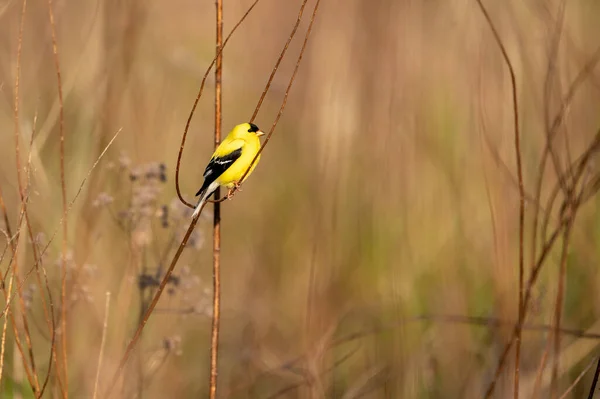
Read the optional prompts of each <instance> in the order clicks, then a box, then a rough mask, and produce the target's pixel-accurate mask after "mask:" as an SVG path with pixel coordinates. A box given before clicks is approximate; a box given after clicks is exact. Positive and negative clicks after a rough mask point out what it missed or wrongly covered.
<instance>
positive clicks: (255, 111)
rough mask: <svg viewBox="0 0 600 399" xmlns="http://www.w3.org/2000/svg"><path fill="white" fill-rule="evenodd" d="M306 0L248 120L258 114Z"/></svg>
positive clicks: (293, 33)
mask: <svg viewBox="0 0 600 399" xmlns="http://www.w3.org/2000/svg"><path fill="white" fill-rule="evenodd" d="M307 2H308V0H305V1H303V2H302V5H301V6H300V11H298V17H297V18H296V23H295V24H294V28H293V29H292V32H291V33H290V36H289V37H288V39H287V41H286V42H285V45H284V46H283V50H281V53H280V54H279V58H277V62H275V66H274V67H273V70H272V71H271V75H270V76H269V79H268V80H267V84H266V85H265V89H264V90H263V92H262V94H261V95H260V98H259V99H258V103H257V104H256V108H255V109H254V113H253V114H252V117H251V118H250V122H254V119H256V115H258V111H260V107H261V106H262V103H263V101H264V99H265V97H266V95H267V93H268V91H269V88H270V87H271V83H273V79H274V78H275V74H276V73H277V70H278V69H279V65H280V64H281V61H283V57H284V56H285V53H286V51H287V49H288V47H289V46H290V43H291V42H292V39H293V38H294V36H295V35H296V31H297V30H298V26H300V21H301V20H302V14H304V7H306V3H307Z"/></svg>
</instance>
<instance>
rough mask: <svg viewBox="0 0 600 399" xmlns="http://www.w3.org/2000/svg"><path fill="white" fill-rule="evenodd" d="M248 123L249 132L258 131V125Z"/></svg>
mask: <svg viewBox="0 0 600 399" xmlns="http://www.w3.org/2000/svg"><path fill="white" fill-rule="evenodd" d="M249 125H250V129H248V132H249V133H256V132H258V130H259V129H258V126H256V125H255V124H254V123H249Z"/></svg>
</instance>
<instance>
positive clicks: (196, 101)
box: [175, 0, 259, 209]
mask: <svg viewBox="0 0 600 399" xmlns="http://www.w3.org/2000/svg"><path fill="white" fill-rule="evenodd" d="M258 2H259V0H255V1H254V3H252V5H251V6H250V7H249V8H248V10H247V11H246V12H245V13H244V15H243V16H242V18H240V20H239V21H238V22H237V24H235V26H234V27H233V29H232V30H231V32H229V34H228V35H227V38H226V39H225V41H224V42H223V45H222V46H221V47H220V48H219V50H218V51H217V54H216V55H215V57H214V58H213V60H212V61H211V63H210V65H209V66H208V68H207V69H206V72H205V73H204V76H203V77H202V82H201V83H200V89H199V90H198V94H197V95H196V99H195V100H194V105H192V110H191V111H190V115H189V116H188V119H187V122H186V123H185V129H184V130H183V135H182V136H181V145H180V146H179V153H178V154H177V164H176V167H175V191H177V196H178V197H179V201H181V203H182V204H184V205H186V206H188V207H189V208H192V209H193V208H195V206H194V205H193V204H190V203H189V202H187V201H186V200H185V199H184V198H183V196H182V195H181V189H180V187H179V166H180V165H181V157H182V156H183V148H184V147H185V140H186V138H187V134H188V131H189V129H190V124H191V122H192V118H193V116H194V112H196V107H197V106H198V102H199V101H200V97H201V96H202V91H203V90H204V84H205V83H206V78H207V77H208V74H209V73H210V71H211V69H212V67H213V65H214V64H215V62H216V61H217V58H218V57H220V56H221V53H222V52H223V49H225V46H226V45H227V42H229V39H230V38H231V36H232V35H233V33H234V32H235V31H236V30H237V28H238V27H239V26H240V25H241V24H242V22H244V20H245V19H246V17H247V16H248V15H249V14H250V12H251V11H252V10H253V9H254V6H256V4H257V3H258Z"/></svg>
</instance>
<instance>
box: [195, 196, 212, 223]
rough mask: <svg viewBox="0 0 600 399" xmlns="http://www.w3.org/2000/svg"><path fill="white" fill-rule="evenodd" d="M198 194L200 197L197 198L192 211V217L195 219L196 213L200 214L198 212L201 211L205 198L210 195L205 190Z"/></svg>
mask: <svg viewBox="0 0 600 399" xmlns="http://www.w3.org/2000/svg"><path fill="white" fill-rule="evenodd" d="M198 194H199V195H200V199H199V200H198V204H197V205H196V209H194V213H193V214H192V219H196V218H197V217H198V215H200V212H202V208H204V205H205V204H206V200H207V199H208V196H209V195H210V193H208V192H207V190H204V192H200V193H198Z"/></svg>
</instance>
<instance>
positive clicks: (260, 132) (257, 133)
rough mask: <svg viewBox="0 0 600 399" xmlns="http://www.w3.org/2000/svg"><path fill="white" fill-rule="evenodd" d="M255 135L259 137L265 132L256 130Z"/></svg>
mask: <svg viewBox="0 0 600 399" xmlns="http://www.w3.org/2000/svg"><path fill="white" fill-rule="evenodd" d="M256 135H257V136H258V137H260V136H264V135H265V132H263V131H262V130H259V131H258V132H256Z"/></svg>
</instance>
